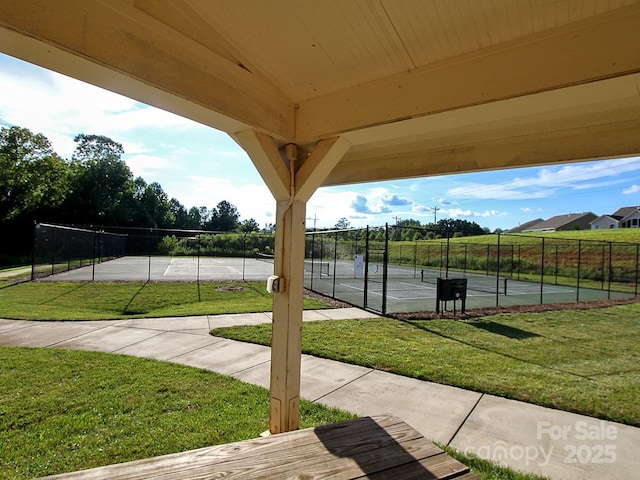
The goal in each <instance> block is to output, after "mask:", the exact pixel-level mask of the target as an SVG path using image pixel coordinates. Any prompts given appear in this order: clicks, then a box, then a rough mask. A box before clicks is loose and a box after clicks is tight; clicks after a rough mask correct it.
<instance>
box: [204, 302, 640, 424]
mask: <svg viewBox="0 0 640 480" xmlns="http://www.w3.org/2000/svg"><path fill="white" fill-rule="evenodd" d="M212 334H214V335H216V336H224V337H227V338H233V339H237V340H243V341H248V342H255V343H261V344H264V345H268V344H270V341H271V329H270V327H269V326H255V327H232V328H225V329H216V330H213V331H212ZM638 338H640V304H638V303H634V304H629V305H622V306H615V307H609V308H598V309H592V310H565V311H553V312H546V313H529V314H505V315H497V316H491V317H484V318H480V319H474V320H468V321H455V320H424V321H410V322H407V321H400V320H394V319H389V318H380V319H374V320H345V321H333V322H309V323H305V325H304V328H303V351H304V353H308V354H310V355H315V356H319V357H325V358H331V359H335V360H339V361H343V362H348V363H354V364H358V365H363V366H367V367H372V368H377V369H380V370H385V371H389V372H393V373H397V374H400V375H405V376H408V377H414V378H419V379H424V380H430V381H434V382H439V383H443V384H447V385H454V386H458V387H462V388H466V389H471V390H475V391H479V392H485V393H490V394H495V395H499V396H503V397H507V398H514V399H518V400H522V401H525V402H530V403H535V404H538V405H544V406H548V407H552V408H558V409H561V410H566V411H571V412H577V413H582V414H586V415H590V416H595V417H598V418H603V419H609V420H614V421H618V422H622V423H626V424H629V425H635V426H640V403H639V402H638V399H640V342H638Z"/></svg>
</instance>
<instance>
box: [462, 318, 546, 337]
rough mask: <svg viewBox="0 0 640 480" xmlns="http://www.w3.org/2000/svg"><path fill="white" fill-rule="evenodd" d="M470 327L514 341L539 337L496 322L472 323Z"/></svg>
mask: <svg viewBox="0 0 640 480" xmlns="http://www.w3.org/2000/svg"><path fill="white" fill-rule="evenodd" d="M469 325H471V326H472V327H475V328H479V329H481V330H485V331H486V332H489V333H495V334H496V335H502V336H503V337H507V338H512V339H514V340H525V339H527V338H535V337H539V336H540V335H538V334H537V333H533V332H528V331H527V330H522V329H520V328H516V327H510V326H508V325H502V324H500V323H496V322H491V321H489V322H486V321H483V322H470V323H469Z"/></svg>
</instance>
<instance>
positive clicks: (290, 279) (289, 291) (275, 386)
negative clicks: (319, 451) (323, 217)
mask: <svg viewBox="0 0 640 480" xmlns="http://www.w3.org/2000/svg"><path fill="white" fill-rule="evenodd" d="M276 213H277V217H276V218H277V224H276V245H275V247H276V261H275V269H274V273H275V275H278V276H279V277H280V278H281V280H280V292H278V293H276V294H274V296H273V336H272V342H271V410H270V417H269V430H270V431H271V433H281V432H285V431H290V430H296V429H297V428H298V427H299V416H300V364H301V356H300V355H301V350H302V311H303V305H302V303H303V290H304V240H305V217H306V204H305V203H303V202H295V201H294V202H291V203H290V202H287V201H280V202H277V206H276Z"/></svg>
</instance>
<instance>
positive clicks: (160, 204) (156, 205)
mask: <svg viewBox="0 0 640 480" xmlns="http://www.w3.org/2000/svg"><path fill="white" fill-rule="evenodd" d="M140 180H142V179H140ZM142 182H144V180H142ZM136 187H137V188H136V199H137V201H138V203H139V208H140V212H141V214H142V224H141V226H145V227H153V228H172V227H173V226H174V225H175V220H176V217H175V214H174V213H173V211H172V209H171V202H170V200H169V196H168V195H167V194H166V193H165V191H164V190H163V189H162V185H160V184H159V183H158V182H153V183H150V184H148V185H146V184H145V185H144V188H142V191H140V187H141V182H140V181H139V180H138V179H136Z"/></svg>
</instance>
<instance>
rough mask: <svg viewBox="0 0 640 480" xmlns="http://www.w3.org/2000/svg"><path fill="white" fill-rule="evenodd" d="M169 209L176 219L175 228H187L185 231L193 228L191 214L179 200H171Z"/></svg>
mask: <svg viewBox="0 0 640 480" xmlns="http://www.w3.org/2000/svg"><path fill="white" fill-rule="evenodd" d="M169 208H170V209H171V213H172V215H173V217H174V218H175V220H174V223H173V226H174V227H175V228H185V229H191V228H193V227H191V226H190V221H189V213H188V212H187V209H186V208H184V205H182V204H181V203H180V202H179V201H178V199H176V198H171V199H170V200H169Z"/></svg>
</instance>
